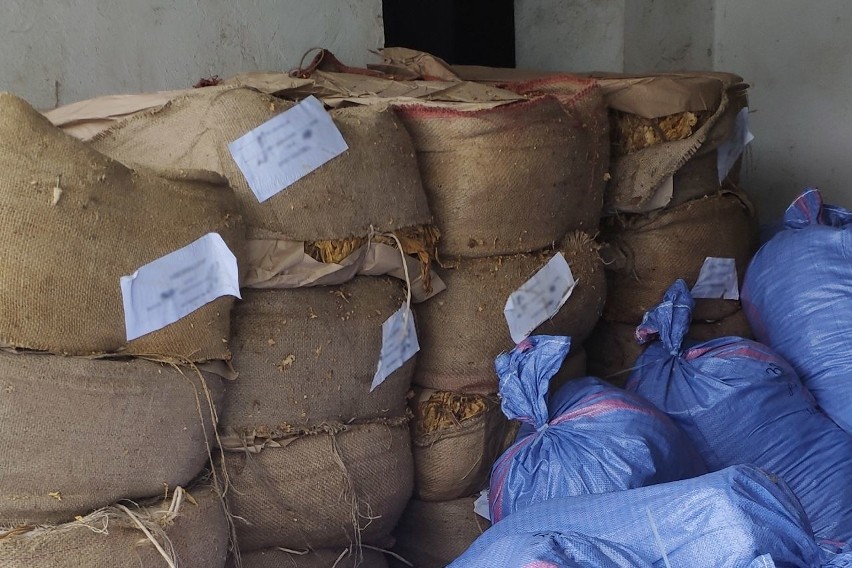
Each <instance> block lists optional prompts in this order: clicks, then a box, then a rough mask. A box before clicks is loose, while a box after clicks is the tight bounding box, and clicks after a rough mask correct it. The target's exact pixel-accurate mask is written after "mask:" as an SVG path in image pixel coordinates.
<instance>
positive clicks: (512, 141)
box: [397, 96, 601, 257]
mask: <svg viewBox="0 0 852 568" xmlns="http://www.w3.org/2000/svg"><path fill="white" fill-rule="evenodd" d="M397 113H398V114H399V116H400V117H401V118H402V121H403V122H404V123H405V126H406V128H408V130H409V132H410V133H411V135H412V138H413V140H414V146H415V148H416V149H417V159H418V162H419V164H420V173H421V176H422V178H423V185H424V188H425V190H426V194H427V196H428V199H429V205H430V206H431V208H432V211H433V213H434V214H435V219H436V224H437V225H438V228H439V229H441V235H442V238H441V241H440V242H439V250H440V252H441V254H443V255H445V256H447V257H459V256H460V257H485V256H494V255H508V254H518V253H526V252H530V251H535V250H539V249H542V248H545V247H548V246H552V245H553V244H554V243H557V242H559V241H560V240H561V239H562V237H563V236H564V235H565V234H566V233H567V232H568V231H574V230H586V231H594V230H595V228H596V227H597V219H598V213H599V212H600V202H601V195H600V192H596V191H594V188H599V186H598V185H597V184H592V186H589V185H588V184H586V185H585V186H583V183H586V182H587V181H588V179H589V176H590V175H591V174H590V172H591V171H593V170H594V169H595V167H596V166H595V163H593V162H591V163H590V162H589V160H588V152H589V148H588V140H587V137H586V136H584V135H583V133H582V132H581V130H580V129H579V128H578V126H577V124H576V121H575V120H574V119H573V118H571V117H569V116H568V115H567V114H566V112H565V110H564V109H563V108H562V106H561V105H560V104H559V101H558V100H557V99H556V98H555V97H550V96H546V97H539V98H536V99H533V100H530V101H522V102H518V103H512V104H506V105H502V106H499V107H496V108H492V109H485V110H476V111H464V110H457V109H456V108H454V107H453V106H452V105H444V106H426V105H405V106H400V107H398V108H397ZM575 183H577V184H578V185H575Z"/></svg>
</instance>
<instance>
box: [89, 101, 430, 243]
mask: <svg viewBox="0 0 852 568" xmlns="http://www.w3.org/2000/svg"><path fill="white" fill-rule="evenodd" d="M293 104H294V103H292V102H287V101H282V100H279V99H275V98H273V97H270V96H268V95H265V94H261V93H258V92H257V91H254V90H251V89H247V88H241V87H208V88H204V89H198V90H196V91H195V92H193V93H190V94H189V95H187V96H185V97H182V98H178V99H175V100H173V101H171V102H169V103H167V104H166V105H164V106H162V107H161V108H160V109H158V110H154V111H147V112H143V113H140V114H138V115H136V116H134V117H131V118H129V119H127V120H125V121H123V122H121V123H119V124H118V125H116V126H115V127H113V128H111V129H110V130H108V131H106V132H104V133H102V134H100V135H98V136H97V137H95V138H94V139H93V141H92V145H93V146H94V147H95V148H97V149H98V150H100V151H102V152H104V153H105V154H108V155H110V156H112V157H114V158H116V159H118V160H124V161H127V162H134V163H142V164H151V165H158V166H169V167H180V168H202V169H207V170H211V171H215V172H219V173H221V174H223V175H225V176H226V177H227V178H228V179H229V180H231V183H232V185H233V186H234V189H235V190H236V192H237V195H238V196H239V198H240V202H241V205H242V206H243V210H244V213H245V216H246V222H247V224H248V226H249V236H250V237H252V238H254V237H258V238H260V237H266V238H271V237H276V238H282V239H287V240H294V241H313V240H318V239H338V238H345V237H349V236H353V235H355V236H361V235H365V234H367V233H368V232H369V229H370V226H371V225H372V226H373V227H375V228H376V229H377V230H383V231H389V230H393V229H398V228H402V227H409V226H413V225H422V224H426V223H429V222H430V220H431V214H430V213H429V208H428V205H427V203H426V196H425V194H424V193H423V188H422V185H421V183H420V178H419V174H418V170H417V162H416V160H415V158H414V148H413V146H412V142H411V138H410V137H409V136H408V134H407V133H406V131H405V129H404V128H402V126H401V124H400V123H399V121H398V120H397V118H396V117H395V116H394V113H393V112H392V111H391V110H389V109H383V108H380V107H374V106H369V107H357V108H345V109H339V110H334V111H331V116H332V117H333V119H334V121H335V123H336V125H337V127H338V128H339V129H340V132H341V134H342V135H343V138H344V139H345V140H346V143H347V144H348V146H349V150H348V151H346V152H345V153H344V154H342V155H340V156H338V157H336V158H334V159H333V160H331V161H329V162H328V163H326V164H325V165H323V166H322V167H321V168H318V169H316V170H314V171H313V172H311V173H309V174H308V175H307V176H305V177H303V178H302V179H300V180H299V181H297V182H296V183H294V184H293V185H291V186H289V187H288V188H287V189H286V190H285V191H282V192H280V193H278V194H277V195H275V196H273V197H271V198H270V199H269V200H267V201H265V202H263V203H260V202H258V200H257V198H256V197H255V196H254V194H253V193H252V192H251V189H250V188H249V186H248V183H247V182H246V180H245V178H244V177H243V175H242V173H241V172H240V170H239V168H238V167H237V165H236V162H234V160H233V158H232V157H231V155H230V152H229V150H228V146H227V145H228V143H230V142H232V141H234V140H236V139H237V138H239V137H241V136H243V135H244V134H246V133H247V132H249V131H250V130H252V129H254V128H256V127H257V126H260V125H261V124H263V123H264V122H266V121H268V120H269V119H271V118H273V117H275V116H277V115H278V114H280V113H281V112H283V111H285V110H287V109H289V108H291V107H292V106H293Z"/></svg>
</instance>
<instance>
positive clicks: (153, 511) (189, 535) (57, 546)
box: [0, 488, 228, 568]
mask: <svg viewBox="0 0 852 568" xmlns="http://www.w3.org/2000/svg"><path fill="white" fill-rule="evenodd" d="M189 494H190V495H191V497H192V499H193V500H194V501H195V503H192V502H191V501H190V500H189V498H184V499H183V500H182V503H181V504H180V505H179V506H177V505H176V504H175V499H174V498H172V497H171V496H170V498H169V499H168V500H167V501H165V502H160V503H158V504H155V505H150V506H147V507H143V508H137V507H136V506H134V505H133V504H132V503H126V504H125V505H124V506H125V507H126V510H129V511H130V512H131V513H132V514H133V515H134V516H135V517H136V519H137V520H138V521H139V522H141V523H143V524H144V525H145V526H146V528H147V529H148V531H149V532H150V533H151V535H152V536H153V537H154V538H155V539H156V540H157V542H158V544H159V545H160V546H161V547H162V548H163V550H164V551H165V552H166V553H167V554H168V555H169V556H170V557H171V559H172V560H173V562H174V565H175V566H179V567H180V568H221V567H223V566H224V565H225V558H226V556H227V554H228V521H227V517H226V516H225V511H224V509H223V507H222V501H221V498H220V497H219V495H218V494H217V493H216V492H215V491H214V490H213V489H210V488H197V489H192V490H190V491H189ZM173 505H174V508H176V509H177V511H176V515H175V514H174V513H175V511H174V508H173V509H171V510H170V507H173ZM126 510H122V509H119V508H118V507H117V506H113V507H109V508H107V509H102V510H99V511H97V512H95V513H92V514H90V515H87V516H85V517H81V518H80V519H78V520H76V521H73V522H70V523H67V524H65V525H59V526H51V527H44V528H34V529H32V530H29V531H27V532H23V531H15V532H12V533H7V534H6V535H0V568H116V567H119V566H120V567H122V568H124V567H127V568H130V567H136V566H143V567H145V568H160V567H162V568H167V567H168V566H169V564H168V563H167V562H166V560H165V558H164V557H163V556H162V555H161V554H160V553H159V552H158V551H157V550H156V547H155V546H154V545H153V543H152V542H151V541H150V540H149V538H147V537H146V535H145V534H144V533H143V531H142V530H140V529H139V528H138V526H137V524H136V522H135V521H134V520H132V519H131V517H130V515H128V514H127V512H126Z"/></svg>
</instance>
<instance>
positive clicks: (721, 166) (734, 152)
mask: <svg viewBox="0 0 852 568" xmlns="http://www.w3.org/2000/svg"><path fill="white" fill-rule="evenodd" d="M752 140H754V135H753V134H752V133H751V132H749V130H748V107H745V108H744V109H742V110H740V112H739V113H738V114H737V120H736V123H735V125H734V135H733V136H731V139H730V140H728V141H727V142H725V143H724V144H722V145H721V146H719V149H718V150H717V154H718V159H717V162H716V167H717V168H718V171H719V183H722V182H723V181H725V178H726V177H728V174H729V173H730V172H731V168H733V167H734V164H735V163H736V161H737V159H739V157H740V156H741V155H742V153H743V151H745V147H746V146H748V145H749V144H750V143H751V141H752Z"/></svg>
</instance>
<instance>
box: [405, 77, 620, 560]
mask: <svg viewBox="0 0 852 568" xmlns="http://www.w3.org/2000/svg"><path fill="white" fill-rule="evenodd" d="M585 86H586V87H587V88H586V89H585V90H583V91H582V92H581V93H580V94H578V95H577V96H576V97H574V98H573V99H572V100H570V101H569V100H567V99H566V100H565V101H560V99H558V98H556V97H553V96H533V97H530V98H529V99H528V100H523V101H519V102H513V103H507V104H500V105H494V104H490V105H479V106H477V107H475V108H470V107H469V106H466V105H461V104H458V105H453V104H405V105H398V106H397V107H396V108H397V113H398V115H399V116H400V118H401V120H402V122H403V123H404V124H405V126H406V128H407V129H408V131H409V132H410V133H411V135H412V139H413V140H414V145H415V148H416V150H417V158H418V162H419V164H420V172H421V176H422V179H423V185H424V189H425V190H426V193H427V196H428V198H429V204H430V206H431V207H432V210H433V212H434V213H435V219H436V224H437V226H438V228H439V229H440V231H441V240H440V242H439V253H440V257H441V259H442V266H443V268H444V270H442V271H439V274H440V276H441V278H442V280H443V281H444V282H445V283H446V286H447V291H446V292H445V293H443V294H442V295H441V296H438V297H436V298H435V299H433V300H431V301H430V302H426V303H424V304H420V305H418V306H417V307H416V310H417V315H418V323H419V326H420V332H421V333H420V337H421V353H420V356H419V360H418V367H417V371H416V373H415V377H414V383H415V385H416V386H417V387H418V388H417V390H416V396H415V398H414V400H413V403H414V404H413V411H414V423H413V435H414V456H415V473H416V484H415V495H416V498H417V499H418V500H419V501H441V502H446V503H447V507H448V509H453V508H455V507H456V506H457V504H456V503H455V500H458V499H466V498H468V497H470V496H472V495H476V494H477V493H478V492H479V491H480V490H481V489H483V488H484V487H485V486H486V485H487V483H488V475H489V470H490V467H491V464H492V463H493V461H494V459H495V458H496V457H497V456H498V455H499V454H500V452H501V451H502V450H503V449H504V448H505V447H506V444H507V443H508V442H510V441H511V439H512V437H513V435H512V427H511V425H510V423H509V422H508V421H507V420H506V419H505V418H504V417H503V416H502V415H501V414H500V411H499V405H498V402H497V400H496V398H495V396H494V395H495V393H496V391H497V381H496V378H495V376H494V371H493V361H494V357H495V356H496V355H497V354H499V353H500V352H501V351H504V350H506V349H509V348H511V347H512V345H513V344H514V341H513V340H512V338H511V336H510V333H509V328H508V327H507V321H506V316H505V315H504V307H505V306H506V302H507V299H508V298H509V296H510V295H511V294H512V293H513V292H515V291H516V290H517V289H518V288H519V287H521V286H522V285H523V284H525V283H526V282H527V280H529V279H530V277H532V276H533V275H534V274H536V273H537V272H538V271H539V270H540V269H541V268H543V267H544V266H545V265H546V264H547V263H548V262H549V261H551V259H553V258H554V257H555V256H556V255H558V254H561V255H562V256H563V257H564V259H565V260H567V263H568V265H569V267H570V269H571V272H572V275H573V278H574V279H575V280H576V281H577V282H578V283H577V286H576V288H575V289H574V290H573V293H572V294H571V296H570V297H569V298H568V300H567V302H566V303H565V304H564V306H562V307H561V309H559V310H558V312H557V313H556V314H555V315H554V316H553V317H552V318H551V319H549V320H546V321H544V323H542V324H541V325H539V327H538V328H536V329H535V330H534V331H533V333H535V334H540V333H551V334H570V335H574V336H576V337H578V338H584V337H586V336H587V335H588V334H589V333H590V331H591V329H592V328H593V327H594V324H595V322H596V321H597V319H598V317H599V316H600V310H601V309H602V305H603V301H604V294H605V290H604V286H605V282H604V275H603V270H602V264H601V262H600V259H599V257H598V251H597V248H598V247H597V245H596V244H595V243H594V241H593V240H592V237H590V236H589V234H588V232H591V233H594V231H595V228H596V224H597V218H598V215H599V212H600V206H601V199H602V191H603V176H602V175H601V174H600V172H599V170H600V167H601V166H600V161H599V160H596V159H595V158H597V157H599V156H600V155H601V154H602V153H603V152H605V146H604V147H602V149H600V150H599V149H598V148H596V147H595V141H601V140H602V137H601V136H600V135H599V133H597V132H594V131H593V130H592V128H591V127H590V125H589V124H591V123H592V121H591V120H589V121H587V122H585V123H584V122H583V121H582V120H578V119H577V115H578V114H582V113H585V114H586V115H588V116H589V117H591V116H593V114H594V110H602V105H601V106H600V107H598V108H597V109H594V108H591V109H590V108H589V107H588V106H587V105H586V102H587V101H586V98H587V97H591V96H592V95H593V94H594V93H595V88H596V87H595V85H594V83H593V82H587V84H586V85H585ZM566 106H567V107H571V108H572V109H574V110H575V115H571V114H570V113H568V112H566V110H565V108H566ZM575 107H576V108H575ZM601 127H605V124H601ZM578 351H579V350H578ZM583 357H584V355H583V354H582V353H578V355H577V358H578V361H579V363H580V364H582V360H583ZM575 366H576V365H575ZM582 371H583V370H580V372H579V374H580V375H582V374H583V372H582ZM565 372H566V373H569V372H570V371H569V370H566V371H565ZM465 502H467V503H469V501H465ZM424 507H425V505H423V504H422V503H413V504H412V506H411V507H410V508H409V512H410V514H412V515H414V514H417V512H418V511H422V510H423V509H424ZM468 515H469V521H468V524H471V525H472V524H474V523H476V522H478V521H476V519H475V518H474V517H473V515H474V513H473V510H472V509H469V510H468ZM405 523H406V524H407V525H409V526H416V525H417V524H418V523H417V522H416V521H415V520H413V519H410V520H407V521H405ZM398 536H399V537H400V538H401V539H402V540H403V541H406V542H408V543H409V544H406V545H405V547H404V549H405V550H406V551H408V552H409V553H410V552H411V551H412V550H413V546H412V545H411V544H410V542H411V541H412V540H413V537H406V536H404V535H398ZM453 537H454V535H453V534H452V533H449V534H447V535H446V536H445V537H444V538H443V539H444V540H446V539H451V538H453ZM439 540H441V539H440V538H439ZM424 542H426V541H424ZM400 550H402V548H401V549H400ZM429 554H430V557H429V558H426V559H424V558H421V559H420V561H421V562H425V563H423V564H421V565H423V566H433V565H435V566H442V565H443V564H445V563H446V562H448V561H450V560H451V559H452V556H449V555H445V556H443V557H440V558H435V554H436V553H435V552H434V551H433V552H430V553H429ZM448 554H449V551H448ZM412 560H415V561H416V560H417V559H416V558H413V559H412Z"/></svg>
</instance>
